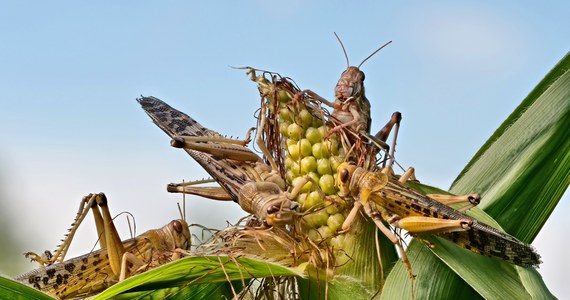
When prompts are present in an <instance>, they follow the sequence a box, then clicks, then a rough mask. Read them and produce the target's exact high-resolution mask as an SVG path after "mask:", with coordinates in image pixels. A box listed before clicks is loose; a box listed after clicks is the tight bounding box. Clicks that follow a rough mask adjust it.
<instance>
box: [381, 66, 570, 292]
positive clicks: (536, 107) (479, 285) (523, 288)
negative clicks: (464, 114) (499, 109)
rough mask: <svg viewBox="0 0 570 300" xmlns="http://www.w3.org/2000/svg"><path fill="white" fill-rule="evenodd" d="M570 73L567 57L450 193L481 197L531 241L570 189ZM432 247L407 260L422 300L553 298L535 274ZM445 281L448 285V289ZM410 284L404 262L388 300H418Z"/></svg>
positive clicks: (416, 249)
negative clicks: (453, 299)
mask: <svg viewBox="0 0 570 300" xmlns="http://www.w3.org/2000/svg"><path fill="white" fill-rule="evenodd" d="M569 69H570V56H569V55H566V56H565V57H564V58H563V59H562V61H561V62H560V63H559V64H557V65H556V66H555V67H554V69H553V70H552V71H551V72H549V73H548V75H547V76H546V77H545V78H544V79H543V80H542V81H541V82H540V83H539V84H538V86H537V87H536V88H535V89H534V90H533V91H532V92H531V93H530V94H529V95H528V96H527V97H526V98H525V99H524V100H523V102H522V103H521V105H520V106H519V107H518V108H517V109H515V111H514V112H513V113H512V114H511V116H509V117H508V118H507V120H506V121H505V122H504V123H503V124H502V125H501V126H500V127H499V128H498V129H497V131H496V132H495V133H494V134H493V135H492V136H491V138H490V139H489V140H488V141H487V142H486V143H485V145H483V147H482V148H481V149H480V150H479V151H478V152H477V154H476V155H475V157H474V158H473V159H472V160H471V162H469V164H468V165H467V166H466V167H465V169H464V170H463V171H462V172H461V173H460V174H459V176H458V178H457V179H456V180H455V182H454V183H453V185H452V189H451V192H452V193H455V194H464V193H471V192H479V193H480V194H481V195H482V196H483V201H482V203H481V205H480V206H479V207H480V208H483V209H484V210H485V212H487V213H488V214H489V216H490V217H492V218H494V219H495V220H496V221H497V223H499V224H500V225H501V227H502V228H504V229H505V230H506V231H507V232H509V233H511V234H512V235H514V236H516V237H517V238H519V239H521V240H522V241H525V242H531V241H532V240H533V239H534V237H536V235H537V234H538V232H539V230H540V229H541V228H542V226H543V225H544V222H545V221H546V219H547V218H548V216H549V215H550V214H551V213H552V210H553V209H554V207H555V206H556V204H557V203H558V201H559V200H560V198H561V197H562V195H563V193H564V191H565V190H566V189H567V187H568V184H569V183H570V172H568V170H569V169H570V138H569V137H570V136H569V135H570V118H569V115H570V114H569V113H570V73H569V72H568V70H569ZM490 225H492V224H490ZM430 241H431V242H432V243H434V245H435V246H436V247H435V249H433V253H434V254H430V252H431V251H429V250H428V249H427V248H426V247H425V246H423V245H421V243H418V242H416V241H413V242H412V243H411V245H410V247H409V249H408V255H409V256H410V257H412V256H413V257H414V258H410V259H411V261H412V265H413V266H414V272H415V273H416V275H417V280H416V281H417V284H416V286H415V293H416V297H418V298H424V297H426V298H430V299H432V298H433V299H443V298H462V299H467V298H473V297H474V296H475V295H477V294H479V295H481V296H482V297H484V298H488V299H500V298H505V297H506V298H513V296H512V295H516V297H515V298H518V299H530V298H541V299H552V298H554V296H553V295H552V294H551V293H550V291H548V289H547V288H546V286H545V284H544V282H543V281H542V278H541V276H540V275H539V274H538V272H537V271H536V270H534V269H525V268H521V267H517V266H514V265H511V264H509V263H506V262H503V261H499V260H497V259H490V258H485V257H481V256H478V255H476V254H472V253H470V252H468V251H465V250H463V249H460V248H459V247H456V246H454V245H452V244H451V243H449V242H447V241H444V240H442V239H439V238H430ZM420 252H423V253H422V254H421V256H420V255H418V253H420ZM435 255H437V257H439V259H441V261H436V259H435ZM428 257H429V258H428ZM418 258H419V259H420V260H421V261H420V262H418V261H417V259H418ZM442 262H443V263H442ZM443 266H447V267H443ZM454 273H456V274H458V275H459V276H454ZM442 278H446V280H445V282H444V283H441V282H442V281H444V280H443V279H442ZM406 280H407V281H406ZM404 282H409V279H408V275H407V273H406V272H405V270H404V268H403V265H402V263H401V262H398V263H397V265H396V267H394V269H393V271H392V273H391V274H390V275H389V277H388V280H387V282H386V285H385V286H384V291H383V295H382V298H384V299H394V298H403V297H409V296H411V289H410V287H409V285H407V284H403V283H404ZM469 286H471V287H472V289H470V288H467V287H469ZM475 291H476V292H475ZM474 292H475V293H476V294H474ZM384 293H385V294H384ZM450 293H452V294H450ZM450 296H451V297H450ZM477 298H478V297H477Z"/></svg>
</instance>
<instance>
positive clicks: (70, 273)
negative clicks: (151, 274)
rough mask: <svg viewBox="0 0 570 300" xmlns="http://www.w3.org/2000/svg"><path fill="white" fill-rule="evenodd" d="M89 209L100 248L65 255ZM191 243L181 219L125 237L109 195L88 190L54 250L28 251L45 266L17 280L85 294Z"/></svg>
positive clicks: (62, 293)
mask: <svg viewBox="0 0 570 300" xmlns="http://www.w3.org/2000/svg"><path fill="white" fill-rule="evenodd" d="M89 210H91V211H92V212H93V216H94V217H95V223H96V225H97V231H98V233H99V237H100V239H99V243H100V245H101V249H100V250H97V251H92V252H90V253H88V254H85V255H83V256H79V257H76V258H72V259H69V260H64V258H65V254H66V252H67V249H68V248H69V245H70V243H71V239H72V238H73V235H74V234H75V232H76V230H77V228H78V227H79V225H80V224H81V222H82V221H83V219H84V218H85V216H86V215H87V214H88V213H89ZM189 249H190V231H189V230H188V224H187V223H186V221H185V220H182V219H179V220H174V221H171V222H170V223H168V224H167V225H165V226H164V227H162V228H159V229H154V230H149V231H147V232H145V233H143V234H141V235H139V236H136V237H135V238H132V239H128V240H125V241H121V239H120V238H119V235H118V233H117V230H116V229H115V226H114V224H113V220H112V218H111V214H110V212H109V208H108V206H107V198H106V197H105V195H104V194H103V193H99V194H90V195H88V196H86V197H84V198H83V199H82V201H81V205H80V209H79V212H78V216H77V218H76V219H75V222H74V224H73V226H72V228H71V229H70V232H69V234H68V235H67V238H66V239H65V240H64V242H63V243H62V244H61V245H60V246H58V249H57V250H56V252H55V253H54V255H53V256H52V255H48V257H47V258H44V257H40V256H39V255H37V254H35V253H31V252H29V253H26V257H32V260H35V261H37V262H39V263H40V265H42V266H43V267H41V268H39V269H36V270H32V271H30V272H27V273H24V274H22V275H19V276H17V277H16V278H15V280H17V281H20V282H22V283H24V284H28V285H31V286H32V287H34V288H36V289H38V290H41V291H43V292H45V293H47V294H50V295H52V296H55V297H58V298H74V297H86V296H88V295H93V294H96V293H99V292H101V291H103V290H104V289H106V288H108V287H109V286H111V285H113V284H115V283H117V282H119V281H122V280H124V279H125V278H127V277H129V276H132V275H135V274H138V273H141V272H143V271H145V270H147V269H149V268H154V267H157V266H159V265H162V264H165V263H167V262H170V261H172V260H175V259H177V258H179V257H180V255H181V254H182V253H185V252H184V251H185V250H189ZM46 253H49V251H46Z"/></svg>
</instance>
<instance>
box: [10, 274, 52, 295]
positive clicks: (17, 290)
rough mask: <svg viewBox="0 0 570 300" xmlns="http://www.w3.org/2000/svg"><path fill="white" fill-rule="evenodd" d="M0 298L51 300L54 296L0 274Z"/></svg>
mask: <svg viewBox="0 0 570 300" xmlns="http://www.w3.org/2000/svg"><path fill="white" fill-rule="evenodd" d="M0 299H37V300H53V299H55V298H52V297H50V296H48V295H46V294H44V293H42V292H40V291H38V290H36V289H34V288H32V287H29V286H27V285H24V284H21V283H19V282H17V281H14V280H12V279H9V278H6V277H2V276H0Z"/></svg>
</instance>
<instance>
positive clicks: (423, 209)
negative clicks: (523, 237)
mask: <svg viewBox="0 0 570 300" xmlns="http://www.w3.org/2000/svg"><path fill="white" fill-rule="evenodd" d="M337 175H338V178H337V185H338V188H339V190H340V192H339V195H341V196H350V197H352V198H353V199H355V204H354V208H353V210H352V211H351V212H350V213H349V216H348V217H347V218H346V221H345V223H344V224H343V229H344V230H348V228H349V227H350V222H351V220H352V219H353V218H354V216H355V215H356V213H357V212H358V211H359V209H360V208H363V209H364V212H365V213H366V214H367V215H368V216H370V217H371V218H372V219H373V220H374V222H375V223H376V225H377V227H378V228H379V229H380V230H381V231H382V233H384V235H386V236H387V237H388V238H389V239H390V240H391V241H392V242H393V243H394V244H395V245H396V246H397V247H398V249H399V252H400V254H401V257H402V261H403V262H404V263H405V265H406V267H407V268H408V271H409V273H410V277H411V278H412V279H413V277H414V276H413V272H412V268H411V264H410V262H409V260H408V258H407V256H406V253H405V252H404V249H403V247H402V243H401V241H400V238H399V237H398V236H397V235H395V234H394V233H392V232H391V231H390V230H389V229H388V228H387V227H386V226H385V225H384V223H383V222H382V221H386V222H387V223H388V224H390V225H391V226H393V227H394V228H399V229H405V230H406V231H407V232H408V233H409V234H411V235H412V236H421V235H425V234H437V235H439V236H442V237H444V238H446V239H448V240H450V241H452V242H454V243H456V244H457V245H459V246H461V247H463V248H465V249H468V250H470V251H472V252H475V253H478V254H481V255H485V256H490V257H497V258H500V259H503V260H506V261H508V262H511V263H513V264H516V265H520V266H524V267H534V266H537V265H538V264H540V256H539V255H538V254H537V253H536V252H535V250H534V248H533V247H532V246H530V245H528V244H525V243H523V242H521V241H519V240H517V239H516V238H515V237H513V236H510V235H508V234H506V233H504V232H501V231H499V230H497V229H495V228H493V227H491V226H489V225H487V224H484V223H482V222H480V221H477V220H475V219H473V218H472V217H470V216H468V215H466V214H463V213H462V212H460V211H458V210H455V209H453V208H451V207H449V206H448V205H450V204H454V203H459V202H469V203H470V204H469V205H468V206H467V207H464V208H463V209H462V210H465V209H467V208H469V207H472V206H474V205H477V204H478V203H479V200H480V197H479V195H478V194H470V195H466V196H462V197H457V196H444V195H428V196H426V195H423V194H420V193H418V192H416V191H414V190H412V189H411V188H409V187H406V186H405V185H404V184H403V183H404V182H405V181H406V180H407V176H403V177H402V178H401V179H400V180H396V179H395V178H394V177H392V176H388V175H386V174H385V173H382V172H369V171H366V170H364V169H363V168H360V167H356V166H354V165H349V164H347V163H343V164H341V165H340V166H339V167H338V173H337Z"/></svg>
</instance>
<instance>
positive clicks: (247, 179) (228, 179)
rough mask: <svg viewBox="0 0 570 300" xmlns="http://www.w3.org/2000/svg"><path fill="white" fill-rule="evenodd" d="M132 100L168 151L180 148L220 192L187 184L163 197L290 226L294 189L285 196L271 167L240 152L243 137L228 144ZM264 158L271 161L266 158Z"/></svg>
mask: <svg viewBox="0 0 570 300" xmlns="http://www.w3.org/2000/svg"><path fill="white" fill-rule="evenodd" d="M137 100H138V102H139V103H140V104H141V106H142V108H143V109H144V111H145V112H146V113H147V114H148V115H149V116H150V117H151V119H152V120H153V121H154V123H155V124H156V125H157V126H158V127H160V128H161V129H162V130H163V131H164V132H165V133H166V134H168V135H169V136H170V137H171V138H172V141H171V145H172V146H173V147H177V148H183V149H184V150H185V151H186V152H187V153H188V154H190V156H192V158H194V160H196V161H197V162H198V164H200V165H201V166H202V167H203V168H204V169H205V170H206V171H207V172H208V173H209V174H210V176H212V177H213V178H214V180H215V181H216V182H217V183H218V184H219V185H220V187H221V188H220V187H206V188H204V187H195V184H196V182H191V183H182V184H170V185H168V188H167V190H168V191H170V192H181V193H189V194H195V195H199V196H203V197H206V198H210V199H215V200H232V201H235V202H237V203H238V204H239V205H240V206H241V208H242V209H243V210H245V211H246V212H248V213H251V214H253V215H255V216H256V217H257V219H258V220H259V221H260V222H261V223H262V225H264V226H273V225H277V226H282V225H287V224H291V223H292V222H293V221H294V217H295V216H296V214H297V212H296V209H297V203H296V202H293V201H291V199H293V198H295V196H296V194H297V193H298V192H299V190H300V189H299V188H297V189H293V190H292V191H291V192H286V190H285V188H286V185H285V181H284V180H283V178H282V177H281V175H280V174H279V172H278V170H277V167H276V163H275V162H274V161H273V162H271V163H270V165H268V164H266V163H265V162H264V161H263V160H262V159H261V157H259V156H258V155H257V154H255V153H253V152H252V151H251V150H250V149H249V148H248V147H246V145H247V144H248V143H249V141H250V138H249V136H248V137H247V138H246V139H244V140H235V139H228V138H226V137H224V136H222V135H221V134H219V133H217V132H215V131H213V130H210V129H207V128H205V127H204V126H202V125H200V123H198V122H197V121H196V120H194V119H192V118H191V117H190V116H188V115H186V114H184V113H182V112H180V111H178V110H176V109H174V108H172V107H171V106H169V105H168V104H166V103H164V102H163V101H161V100H159V99H157V98H155V97H142V98H140V99H137ZM249 132H251V130H250V131H249ZM248 135H249V134H248ZM259 144H261V143H259ZM264 152H265V153H268V152H266V151H264ZM266 158H267V159H269V160H270V161H271V160H272V158H271V156H270V155H269V154H266ZM272 166H275V167H272ZM306 180H307V181H309V180H310V178H307V179H306ZM198 183H202V181H199V182H198Z"/></svg>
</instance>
